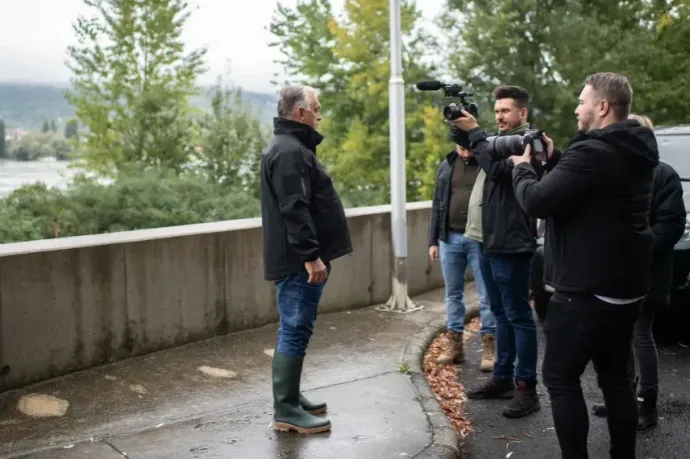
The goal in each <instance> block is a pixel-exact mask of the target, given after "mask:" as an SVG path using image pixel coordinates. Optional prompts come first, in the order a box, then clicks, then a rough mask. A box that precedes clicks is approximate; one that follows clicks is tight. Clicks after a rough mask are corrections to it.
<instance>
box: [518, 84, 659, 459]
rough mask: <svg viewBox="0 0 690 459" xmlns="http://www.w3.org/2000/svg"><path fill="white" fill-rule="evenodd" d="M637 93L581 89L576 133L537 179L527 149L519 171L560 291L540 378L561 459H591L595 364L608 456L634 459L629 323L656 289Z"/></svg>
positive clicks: (650, 140)
mask: <svg viewBox="0 0 690 459" xmlns="http://www.w3.org/2000/svg"><path fill="white" fill-rule="evenodd" d="M631 104H632V88H631V87H630V84H629V83H628V80H627V79H626V78H625V77H624V76H622V75H617V74H614V73H598V74H594V75H590V76H589V77H588V78H587V79H586V80H585V86H584V89H583V90H582V92H581V94H580V101H579V105H578V107H577V109H576V110H575V114H576V116H577V119H578V129H579V131H580V134H579V135H578V136H577V137H575V139H574V140H573V142H572V143H571V144H570V145H569V147H568V148H567V150H566V151H565V152H563V154H562V155H560V159H559V158H558V156H559V155H558V153H556V154H555V155H554V150H553V144H552V143H551V142H547V145H548V148H547V154H548V155H549V157H550V159H549V161H550V162H551V163H554V162H557V164H555V166H553V167H549V169H550V172H549V173H548V174H547V175H546V176H545V177H544V178H543V179H542V180H541V181H538V180H537V175H536V173H535V172H534V170H533V168H532V166H531V165H530V164H529V161H530V158H531V154H532V152H531V148H529V147H527V148H526V149H525V154H524V155H522V156H512V157H511V158H512V160H513V162H514V163H515V169H514V170H513V186H514V188H515V196H516V197H517V199H518V201H519V202H520V204H521V205H522V207H523V208H524V209H525V211H526V212H527V213H528V214H529V215H531V216H533V217H537V218H542V219H548V220H547V222H546V235H545V248H544V261H545V269H544V280H545V282H546V283H547V284H548V285H550V286H551V287H553V288H554V289H555V293H554V294H553V296H552V298H551V301H550V304H549V313H548V315H547V317H546V323H545V324H544V333H545V336H546V352H545V355H544V363H543V369H542V374H543V378H544V384H545V385H546V387H547V388H548V391H549V395H550V397H551V409H552V412H553V419H554V424H555V427H556V435H557V436H558V441H559V443H560V447H561V452H562V457H563V458H568V459H570V458H573V459H574V458H577V459H583V458H588V457H589V456H588V453H587V434H588V431H589V417H588V414H587V407H586V405H585V400H584V397H583V395H582V388H581V386H580V377H581V376H582V373H583V372H584V370H585V367H586V366H587V364H588V363H589V361H590V360H591V361H592V362H593V364H594V369H595V371H596V373H597V378H598V383H599V387H600V388H601V389H602V391H603V394H604V401H605V403H606V407H607V409H608V412H609V416H608V418H607V419H608V426H609V433H610V435H611V450H610V451H611V457H613V458H626V459H627V458H634V457H635V440H636V433H637V406H636V400H635V394H634V391H633V388H632V384H631V383H630V379H629V376H628V365H629V363H628V362H629V357H630V353H631V352H632V346H631V343H632V336H633V324H634V323H635V320H636V319H637V317H638V315H639V313H640V309H641V304H642V301H643V299H644V298H645V296H646V295H647V292H648V290H649V285H650V267H651V263H652V246H653V240H652V232H651V229H650V226H649V220H648V218H649V210H650V194H651V188H652V171H653V169H654V167H655V166H656V165H657V164H658V162H659V152H658V148H657V143H656V138H655V137H654V133H653V132H652V130H651V129H649V128H647V127H644V126H641V125H640V124H639V122H637V121H634V120H628V119H627V118H628V115H629V114H630V107H631Z"/></svg>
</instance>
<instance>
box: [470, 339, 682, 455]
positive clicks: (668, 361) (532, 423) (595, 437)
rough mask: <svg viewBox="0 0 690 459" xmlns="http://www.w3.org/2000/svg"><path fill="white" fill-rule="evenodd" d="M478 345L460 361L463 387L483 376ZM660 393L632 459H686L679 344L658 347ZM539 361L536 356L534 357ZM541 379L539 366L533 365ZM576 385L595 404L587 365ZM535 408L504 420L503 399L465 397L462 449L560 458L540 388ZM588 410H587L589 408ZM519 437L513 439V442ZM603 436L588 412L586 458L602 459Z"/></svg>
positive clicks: (601, 423) (602, 425)
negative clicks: (468, 426) (653, 421)
mask: <svg viewBox="0 0 690 459" xmlns="http://www.w3.org/2000/svg"><path fill="white" fill-rule="evenodd" d="M539 334H540V343H539V351H540V354H542V355H543V351H544V341H543V334H542V333H541V328H540V330H539ZM479 350H480V343H479V339H478V338H476V337H474V338H472V339H471V341H470V348H469V352H468V361H467V363H464V364H463V365H461V371H462V373H461V379H462V382H463V384H465V386H466V387H471V386H473V385H475V384H477V383H480V382H482V381H483V380H484V378H486V375H485V374H483V373H480V372H479V371H476V370H475V368H476V366H477V365H476V363H477V362H478V361H479V356H480V354H479ZM659 360H660V370H659V372H660V384H661V388H660V390H661V394H660V400H659V411H660V413H659V414H660V416H661V420H660V421H659V425H658V426H657V427H656V428H655V429H652V430H649V431H647V432H642V433H640V434H638V441H637V444H638V447H637V458H638V459H687V458H690V439H689V438H690V437H689V435H688V434H689V433H690V349H688V348H685V347H682V346H664V347H661V348H660V349H659ZM540 365H541V360H540ZM539 371H540V375H539V378H540V379H541V368H539ZM582 387H583V391H584V394H585V399H586V401H587V405H588V408H589V409H590V410H591V405H592V404H594V403H601V401H602V398H601V392H600V390H599V388H598V387H597V383H596V378H595V373H594V370H593V369H592V367H591V365H590V366H588V368H587V371H586V372H585V374H584V375H583V378H582ZM538 390H539V392H540V394H541V399H540V400H541V406H542V408H541V411H540V412H538V413H535V414H534V415H531V416H528V417H526V418H523V419H507V418H505V417H503V415H502V414H501V410H502V408H503V405H504V404H505V401H500V400H468V402H467V404H466V411H467V414H468V416H469V418H470V420H471V422H472V426H473V428H474V430H475V431H474V432H473V433H472V434H471V435H470V437H469V439H468V442H467V445H466V450H467V452H468V454H469V457H470V458H472V459H475V458H476V459H489V458H491V459H493V458H497V459H498V458H506V457H508V454H509V453H511V452H512V453H513V454H511V455H510V459H556V458H560V457H561V452H560V448H559V447H558V441H557V439H556V432H555V430H554V428H553V420H552V416H551V403H550V401H549V397H548V393H547V391H546V388H545V387H544V386H543V384H541V381H540V385H539V387H538ZM590 412H591V411H590ZM516 439H519V441H514V440H516ZM608 448H609V435H608V429H607V426H606V420H605V419H600V418H597V417H594V416H591V415H590V431H589V454H590V459H608V458H609V457H610V456H609V452H608Z"/></svg>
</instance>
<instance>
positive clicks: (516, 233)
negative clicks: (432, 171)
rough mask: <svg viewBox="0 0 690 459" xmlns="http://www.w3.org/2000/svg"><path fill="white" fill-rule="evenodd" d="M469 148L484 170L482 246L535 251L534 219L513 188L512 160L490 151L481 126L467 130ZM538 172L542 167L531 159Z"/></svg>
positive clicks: (495, 249) (506, 251)
mask: <svg viewBox="0 0 690 459" xmlns="http://www.w3.org/2000/svg"><path fill="white" fill-rule="evenodd" d="M469 136H470V150H471V151H472V154H473V155H474V157H475V158H477V161H478V162H479V166H480V167H481V168H482V169H483V170H484V172H485V173H486V180H485V182H484V194H483V196H482V239H483V242H484V250H486V251H487V252H488V253H494V254H515V253H534V251H535V250H536V248H537V243H536V220H535V219H531V218H530V217H529V216H528V215H527V214H526V213H525V211H524V210H523V209H522V207H520V204H518V202H517V200H516V199H515V193H514V192H513V176H512V171H513V163H512V162H511V161H510V160H508V159H507V158H500V157H496V156H495V155H494V154H493V152H490V151H489V142H487V140H486V138H487V137H489V135H488V134H487V133H486V132H484V131H482V130H481V129H479V128H477V129H472V130H471V131H469ZM534 166H535V169H536V171H537V173H538V174H539V176H541V174H542V172H543V171H542V169H541V168H540V166H539V165H538V164H537V163H536V161H534Z"/></svg>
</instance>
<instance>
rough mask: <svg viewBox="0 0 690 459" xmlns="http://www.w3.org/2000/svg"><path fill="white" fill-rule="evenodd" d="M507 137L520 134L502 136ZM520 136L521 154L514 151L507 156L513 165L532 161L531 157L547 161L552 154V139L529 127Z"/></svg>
mask: <svg viewBox="0 0 690 459" xmlns="http://www.w3.org/2000/svg"><path fill="white" fill-rule="evenodd" d="M509 137H520V136H505V137H503V138H509ZM521 137H522V145H523V148H524V150H523V152H522V154H520V153H519V151H516V152H515V153H514V154H511V155H510V156H508V159H510V160H511V161H512V163H513V165H515V166H517V165H518V164H521V163H529V162H530V161H532V158H534V159H536V160H537V161H548V159H549V158H551V155H553V140H551V138H549V137H548V136H547V135H546V134H544V133H543V132H541V131H539V130H537V129H530V130H528V131H527V132H526V133H525V135H524V136H521ZM499 138H500V137H499Z"/></svg>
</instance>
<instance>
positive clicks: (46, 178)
mask: <svg viewBox="0 0 690 459" xmlns="http://www.w3.org/2000/svg"><path fill="white" fill-rule="evenodd" d="M68 166H69V162H67V161H56V160H54V159H52V158H51V159H44V160H42V161H0V197H5V196H7V195H8V194H10V193H11V192H12V191H14V190H16V189H17V188H19V187H21V186H22V185H29V184H32V183H35V182H43V183H45V184H46V185H48V186H51V187H52V186H56V187H60V188H62V187H64V186H65V185H66V184H67V182H68V181H69V178H70V177H71V176H72V175H74V173H75V171H74V170H72V169H69V167H68Z"/></svg>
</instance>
